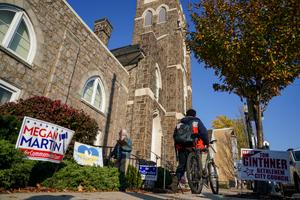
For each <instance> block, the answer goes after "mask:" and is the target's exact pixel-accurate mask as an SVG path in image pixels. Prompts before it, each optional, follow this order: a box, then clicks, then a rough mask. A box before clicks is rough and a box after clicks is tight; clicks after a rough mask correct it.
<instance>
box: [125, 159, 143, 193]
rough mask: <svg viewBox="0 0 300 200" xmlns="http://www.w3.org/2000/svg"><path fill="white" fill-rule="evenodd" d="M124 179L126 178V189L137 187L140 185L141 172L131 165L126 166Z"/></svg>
mask: <svg viewBox="0 0 300 200" xmlns="http://www.w3.org/2000/svg"><path fill="white" fill-rule="evenodd" d="M125 179H126V188H128V189H139V188H141V186H142V177H141V174H140V172H139V171H138V170H137V169H136V168H135V167H133V166H132V165H129V166H128V169H127V173H126V176H125Z"/></svg>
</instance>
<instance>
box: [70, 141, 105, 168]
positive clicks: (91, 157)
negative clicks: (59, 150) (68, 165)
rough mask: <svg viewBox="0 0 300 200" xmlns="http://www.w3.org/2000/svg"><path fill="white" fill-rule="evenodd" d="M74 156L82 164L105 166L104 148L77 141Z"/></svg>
mask: <svg viewBox="0 0 300 200" xmlns="http://www.w3.org/2000/svg"><path fill="white" fill-rule="evenodd" d="M73 157H74V160H76V162H77V163H78V164H80V165H90V166H100V167H103V157H102V148H99V147H94V146H90V145H86V144H82V143H79V142H75V145H74V154H73Z"/></svg>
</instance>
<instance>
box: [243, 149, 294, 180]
mask: <svg viewBox="0 0 300 200" xmlns="http://www.w3.org/2000/svg"><path fill="white" fill-rule="evenodd" d="M241 157H242V161H241V163H240V166H238V172H239V178H240V179H241V180H260V181H275V182H290V163H289V154H288V152H286V151H269V150H260V149H241Z"/></svg>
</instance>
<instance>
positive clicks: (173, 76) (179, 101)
mask: <svg viewBox="0 0 300 200" xmlns="http://www.w3.org/2000/svg"><path fill="white" fill-rule="evenodd" d="M185 28H186V22H185V17H184V14H183V10H182V7H181V4H180V1H179V0H137V8H136V16H135V27H134V33H133V45H139V47H140V48H141V49H142V50H143V52H144V55H145V57H144V59H142V60H141V61H140V62H139V63H138V64H137V66H135V67H132V68H131V69H130V70H129V73H130V80H129V99H128V102H127V113H126V114H127V129H128V130H129V133H130V137H131V138H132V140H133V153H134V154H136V155H138V156H141V157H142V158H146V159H151V160H153V161H154V162H155V161H157V162H158V164H159V165H160V164H163V163H161V162H162V161H161V159H160V158H163V157H164V156H166V160H168V161H171V162H172V164H173V165H174V166H175V161H176V158H175V152H174V143H173V131H174V128H175V125H176V124H177V122H178V120H180V119H181V118H182V117H183V116H184V113H185V112H186V110H187V109H188V108H191V106H192V89H191V69H190V54H189V52H188V51H187V49H186V45H185V36H186V35H185Z"/></svg>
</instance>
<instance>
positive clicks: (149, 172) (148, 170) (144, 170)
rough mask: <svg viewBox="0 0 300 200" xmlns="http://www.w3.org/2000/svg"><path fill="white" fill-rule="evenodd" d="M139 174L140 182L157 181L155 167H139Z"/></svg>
mask: <svg viewBox="0 0 300 200" xmlns="http://www.w3.org/2000/svg"><path fill="white" fill-rule="evenodd" d="M139 172H140V173H141V177H142V180H146V181H156V180H157V167H156V166H149V165H140V166H139Z"/></svg>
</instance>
